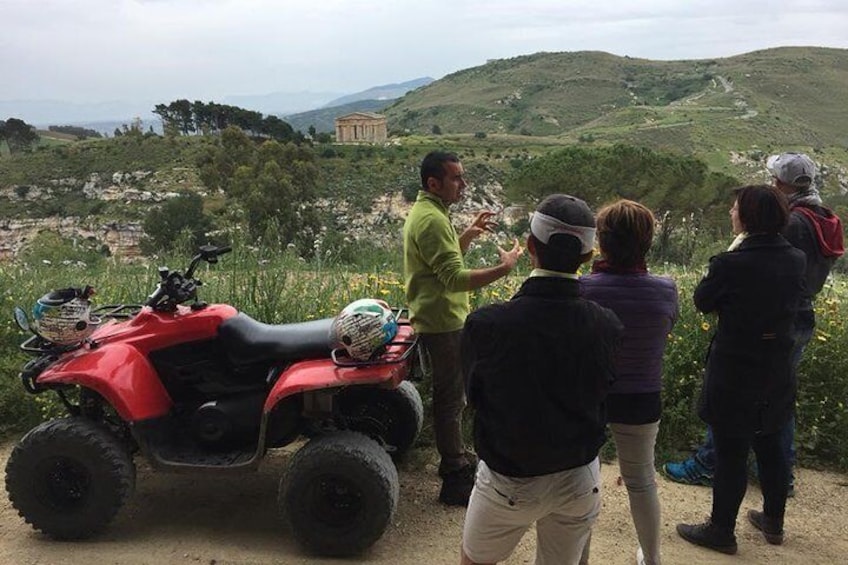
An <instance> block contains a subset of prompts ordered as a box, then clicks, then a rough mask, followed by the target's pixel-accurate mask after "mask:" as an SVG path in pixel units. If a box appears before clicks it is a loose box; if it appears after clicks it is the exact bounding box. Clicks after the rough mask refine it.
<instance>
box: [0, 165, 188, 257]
mask: <svg viewBox="0 0 848 565" xmlns="http://www.w3.org/2000/svg"><path fill="white" fill-rule="evenodd" d="M202 186H203V185H202V183H201V182H200V179H199V178H197V172H196V170H195V169H193V168H188V167H185V168H175V169H172V170H170V171H165V172H162V171H155V172H154V171H132V172H117V173H114V174H113V175H112V176H111V177H106V178H104V177H103V176H101V175H99V174H98V173H92V174H91V175H90V176H89V177H88V178H87V179H76V178H70V177H69V178H61V179H53V180H51V181H49V182H48V183H46V184H44V185H11V186H5V187H0V205H1V204H2V202H3V201H4V200H6V201H8V202H36V201H43V200H50V199H52V198H55V197H56V196H57V195H60V194H68V193H78V194H79V197H80V198H85V199H87V200H100V201H103V202H121V203H125V204H130V205H137V206H145V205H155V204H158V203H161V202H164V201H165V200H168V199H169V198H174V197H176V196H178V195H179V193H178V192H176V191H175V189H179V190H194V191H196V192H198V193H200V194H201V195H205V193H204V192H203V190H202ZM45 230H47V231H52V232H55V233H58V234H59V235H61V236H62V237H64V238H67V239H71V240H73V239H76V240H89V241H95V242H97V244H98V245H103V246H106V247H107V248H108V249H109V252H110V253H111V254H112V255H115V256H117V257H135V256H137V255H139V242H140V240H141V238H142V236H143V235H144V232H143V230H142V226H141V222H140V221H109V220H108V219H106V220H104V219H103V218H92V217H84V218H83V217H55V216H54V217H49V218H22V219H17V218H14V219H8V218H7V219H0V259H5V258H9V257H13V256H15V255H16V254H17V253H18V252H19V251H20V250H21V249H22V248H23V247H24V246H25V245H26V244H27V242H29V241H31V240H32V239H33V238H34V237H35V236H36V235H38V233H39V232H42V231H45Z"/></svg>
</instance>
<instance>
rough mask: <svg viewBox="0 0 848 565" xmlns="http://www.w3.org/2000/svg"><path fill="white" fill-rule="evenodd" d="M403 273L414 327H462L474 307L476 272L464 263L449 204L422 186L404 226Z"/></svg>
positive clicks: (430, 330) (443, 329)
mask: <svg viewBox="0 0 848 565" xmlns="http://www.w3.org/2000/svg"><path fill="white" fill-rule="evenodd" d="M403 273H404V283H405V286H406V300H407V303H408V305H409V313H410V319H411V321H412V327H414V328H415V331H417V332H419V333H443V332H450V331H455V330H460V329H462V326H463V324H465V317H466V316H467V315H468V312H469V305H468V286H469V283H470V280H471V273H470V270H469V269H466V268H465V262H464V261H463V259H462V250H461V249H460V247H459V236H458V235H457V233H456V229H454V227H453V225H452V224H451V221H450V216H449V214H448V208H447V206H445V204H444V202H442V200H441V199H440V198H439V197H437V196H434V195H432V194H430V193H429V192H426V191H423V190H421V191H419V192H418V198H417V199H416V201H415V204H414V205H413V206H412V209H411V210H410V212H409V215H408V216H407V218H406V223H405V224H404V226H403Z"/></svg>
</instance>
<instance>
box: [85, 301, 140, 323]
mask: <svg viewBox="0 0 848 565" xmlns="http://www.w3.org/2000/svg"><path fill="white" fill-rule="evenodd" d="M141 308H142V305H141V304H104V305H103V306H98V307H97V308H95V309H94V310H92V312H91V313H92V314H94V315H95V316H99V317H100V318H115V319H116V320H126V319H128V318H132V317H134V316H135V315H136V314H138V313H139V312H140V311H141Z"/></svg>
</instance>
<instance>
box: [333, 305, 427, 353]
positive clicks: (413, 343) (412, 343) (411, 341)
mask: <svg viewBox="0 0 848 565" xmlns="http://www.w3.org/2000/svg"><path fill="white" fill-rule="evenodd" d="M405 310H406V308H400V309H393V311H395V312H397V313H398V315H399V314H400V312H403V311H405ZM410 325H411V324H410V322H409V320H406V319H404V320H398V326H399V327H409V326H410ZM398 333H400V330H398ZM408 335H409V334H408ZM393 346H394V347H395V348H397V347H401V346H406V349H404V350H403V353H400V354H398V351H392V347H393ZM417 347H418V336H417V335H416V334H414V333H412V334H411V337H407V338H405V339H394V340H392V341H390V342H389V343H387V344H386V345H384V346H383V352H382V353H380V354H379V355H378V356H377V357H374V358H372V359H366V360H364V361H360V360H357V359H354V358H353V357H351V356H350V355H348V353H347V351H346V350H345V349H344V348H342V347H337V348H335V349H333V350H332V351H331V352H330V357H331V358H332V360H333V363H335V364H336V366H338V367H373V366H375V365H393V364H396V363H403V362H404V361H406V360H407V359H408V358H409V357H410V355H412V354H413V353H414V352H415V351H416V349H417Z"/></svg>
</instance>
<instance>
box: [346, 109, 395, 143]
mask: <svg viewBox="0 0 848 565" xmlns="http://www.w3.org/2000/svg"><path fill="white" fill-rule="evenodd" d="M386 137H387V132H386V116H383V115H380V114H375V113H373V112H353V113H352V114H345V115H344V116H339V117H338V118H336V143H384V142H385V141H386Z"/></svg>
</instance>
